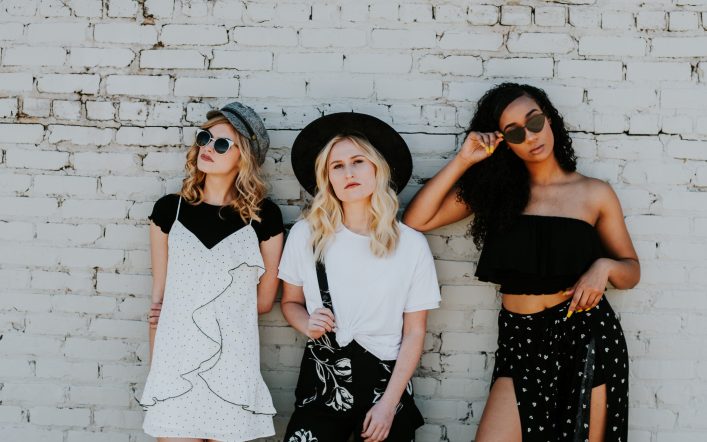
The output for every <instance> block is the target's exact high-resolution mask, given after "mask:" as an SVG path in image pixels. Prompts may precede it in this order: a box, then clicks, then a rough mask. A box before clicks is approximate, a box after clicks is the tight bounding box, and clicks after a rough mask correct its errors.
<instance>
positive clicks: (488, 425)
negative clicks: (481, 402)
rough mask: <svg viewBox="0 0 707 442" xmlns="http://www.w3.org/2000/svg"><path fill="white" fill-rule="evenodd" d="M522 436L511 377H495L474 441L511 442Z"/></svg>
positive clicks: (518, 439)
mask: <svg viewBox="0 0 707 442" xmlns="http://www.w3.org/2000/svg"><path fill="white" fill-rule="evenodd" d="M521 437H522V433H521V427H520V414H519V413H518V404H517V402H516V393H515V390H514V389H513V379H512V378H509V377H500V378H498V379H496V382H494V384H493V387H491V392H490V393H489V398H488V400H487V401H486V406H485V407H484V413H483V414H482V415H481V422H480V423H479V429H478V430H477V432H476V439H475V440H476V442H512V441H520V440H521Z"/></svg>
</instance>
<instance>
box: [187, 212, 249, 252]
mask: <svg viewBox="0 0 707 442" xmlns="http://www.w3.org/2000/svg"><path fill="white" fill-rule="evenodd" d="M174 224H179V225H180V226H181V227H182V228H183V229H184V230H186V231H187V234H188V235H189V236H191V237H192V238H194V239H195V240H196V242H198V243H199V244H201V246H202V247H203V249H204V250H206V251H207V252H212V251H213V250H214V249H216V247H218V246H220V245H221V243H224V242H226V241H228V240H229V239H230V238H231V237H232V236H235V235H236V234H238V233H239V232H240V231H241V230H245V229H247V228H248V227H250V228H251V229H253V233H255V228H254V227H253V224H252V223H248V224H246V225H245V226H243V227H241V228H240V229H238V230H236V231H235V232H232V233H230V234H229V235H227V236H226V237H225V238H223V239H221V241H219V242H217V243H216V244H214V245H213V246H212V247H206V244H204V243H203V242H201V240H200V239H199V237H198V236H196V235H195V234H194V232H192V231H191V230H189V229H187V226H185V225H184V224H183V223H182V222H181V221H179V219H175V220H174Z"/></svg>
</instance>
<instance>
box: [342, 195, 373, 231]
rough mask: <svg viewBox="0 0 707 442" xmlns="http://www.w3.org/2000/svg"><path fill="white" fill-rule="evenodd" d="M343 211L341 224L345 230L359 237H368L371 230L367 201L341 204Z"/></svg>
mask: <svg viewBox="0 0 707 442" xmlns="http://www.w3.org/2000/svg"><path fill="white" fill-rule="evenodd" d="M342 208H343V211H344V219H343V221H342V222H343V223H344V226H346V228H347V229H349V230H351V231H352V232H354V233H358V234H359V235H368V232H369V231H370V229H371V225H370V224H371V221H370V214H369V209H370V204H369V203H368V201H363V200H362V201H355V202H345V203H343V204H342Z"/></svg>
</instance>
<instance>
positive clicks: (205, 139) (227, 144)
mask: <svg viewBox="0 0 707 442" xmlns="http://www.w3.org/2000/svg"><path fill="white" fill-rule="evenodd" d="M211 140H213V141H214V150H215V151H216V152H217V153H220V154H224V153H226V152H228V149H230V148H231V146H233V144H234V143H233V140H231V139H230V138H216V139H214V137H213V135H211V132H209V131H208V130H205V129H202V130H200V131H199V132H197V133H196V145H197V146H199V147H204V146H207V145H208V144H209V143H210V142H211Z"/></svg>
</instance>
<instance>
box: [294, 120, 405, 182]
mask: <svg viewBox="0 0 707 442" xmlns="http://www.w3.org/2000/svg"><path fill="white" fill-rule="evenodd" d="M342 134H360V135H363V136H365V137H366V138H367V139H368V141H369V142H370V143H371V144H372V145H373V147H375V148H376V150H378V151H379V152H380V153H381V155H383V157H384V158H385V160H386V161H387V162H388V165H389V166H390V172H391V185H392V187H393V188H394V190H395V191H396V192H397V193H400V192H401V191H402V190H403V188H405V185H406V184H407V182H408V181H409V180H410V176H411V175H412V156H411V155H410V150H409V149H408V146H407V144H406V143H405V140H403V137H401V136H400V134H398V133H397V132H396V131H395V129H393V128H392V127H391V126H390V125H388V124H387V123H386V122H384V121H382V120H380V119H378V118H376V117H373V116H371V115H366V114H360V113H356V112H339V113H334V114H329V115H325V116H323V117H320V118H318V119H316V120H314V121H312V122H311V123H309V124H308V125H307V126H306V127H305V128H304V129H302V131H301V132H300V133H299V135H297V138H295V142H294V143H293V144H292V169H293V170H294V172H295V176H296V177H297V180H298V181H299V182H300V184H301V185H302V187H304V189H305V190H306V191H307V192H309V193H310V194H311V195H314V194H315V193H316V191H317V180H316V177H315V173H314V162H315V160H316V158H317V155H319V152H321V151H322V149H324V146H326V144H327V143H328V142H329V141H330V140H331V139H332V138H334V137H335V136H337V135H342Z"/></svg>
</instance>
